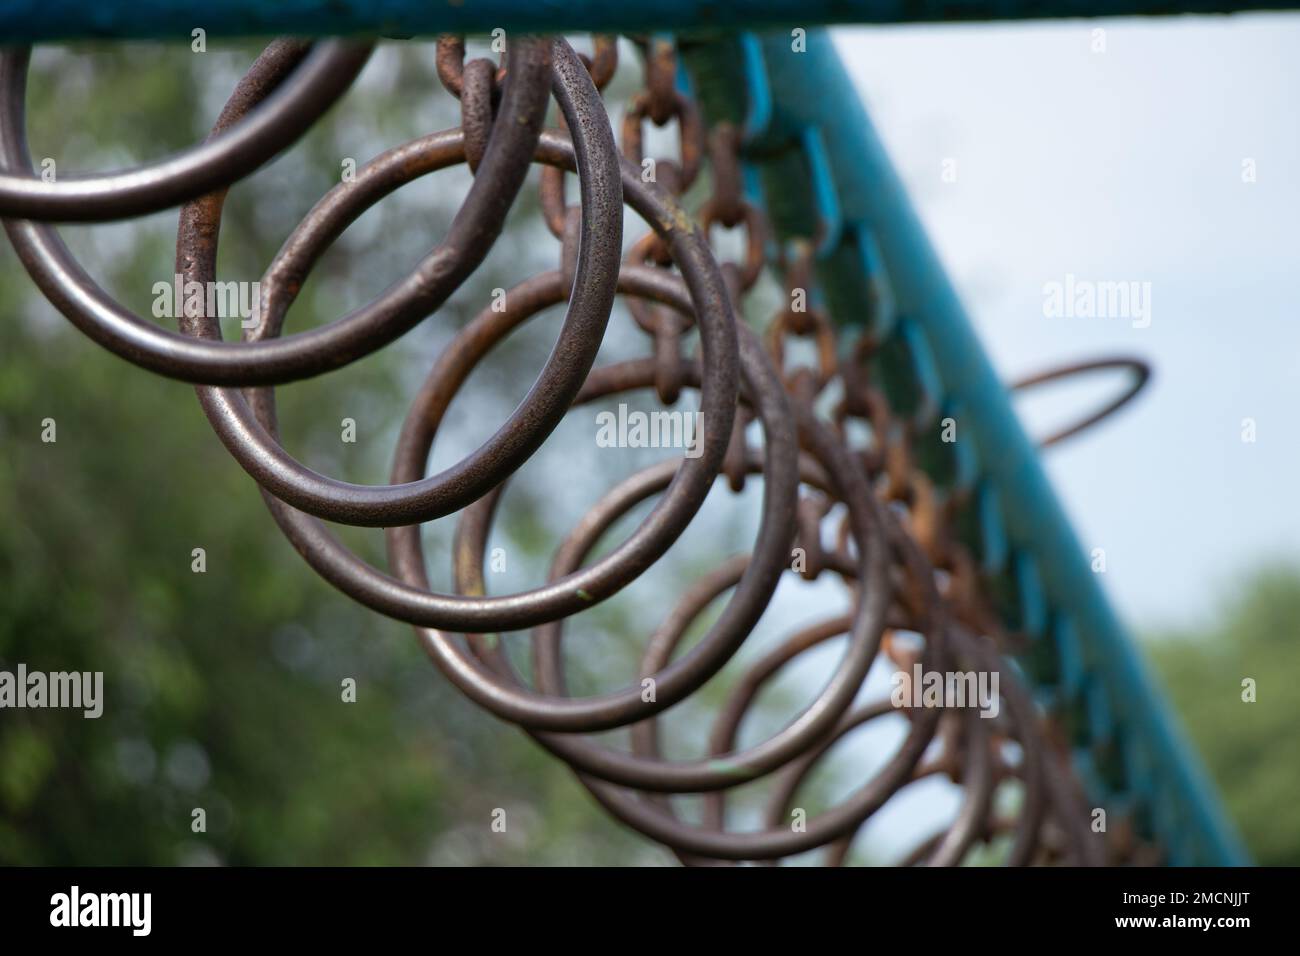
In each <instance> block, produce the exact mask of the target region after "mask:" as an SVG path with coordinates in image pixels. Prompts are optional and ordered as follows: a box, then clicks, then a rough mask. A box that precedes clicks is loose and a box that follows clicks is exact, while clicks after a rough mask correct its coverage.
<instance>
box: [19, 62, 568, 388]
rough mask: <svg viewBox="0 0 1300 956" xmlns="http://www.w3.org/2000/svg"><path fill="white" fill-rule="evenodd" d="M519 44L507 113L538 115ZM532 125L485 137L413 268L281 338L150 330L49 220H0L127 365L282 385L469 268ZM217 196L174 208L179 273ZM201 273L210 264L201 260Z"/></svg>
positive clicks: (437, 299) (494, 230) (218, 380)
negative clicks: (439, 230) (458, 199)
mask: <svg viewBox="0 0 1300 956" xmlns="http://www.w3.org/2000/svg"><path fill="white" fill-rule="evenodd" d="M519 47H520V51H522V52H518V53H517V57H519V58H520V59H521V62H520V64H519V67H520V69H519V73H520V82H519V83H518V84H516V85H515V87H514V88H513V89H514V92H512V94H511V97H510V100H511V103H512V104H513V105H512V108H511V114H510V115H515V114H516V111H517V113H518V115H520V116H532V115H533V114H534V113H535V112H536V113H538V114H540V111H541V109H542V105H543V103H544V101H545V96H546V93H545V90H544V89H540V90H539V89H538V87H536V86H530V85H528V84H527V82H526V81H527V80H528V79H529V78H530V77H536V78H537V79H538V80H539V81H540V79H541V78H542V77H544V76H545V75H546V72H547V69H548V64H547V58H546V51H545V50H544V49H538V48H537V47H536V46H534V47H532V48H531V51H530V47H528V46H525V45H522V44H520V45H519ZM271 88H272V86H271V78H270V77H268V75H267V74H266V73H265V72H264V71H250V73H249V74H247V75H246V76H245V77H244V79H243V80H241V81H240V85H239V87H238V88H237V89H236V92H235V94H234V95H233V96H232V102H234V103H237V104H241V105H242V107H243V108H251V107H252V106H253V105H254V104H253V103H252V102H250V101H249V98H250V97H254V96H257V95H259V94H260V95H262V96H265V95H268V94H269V93H270V91H271ZM237 115H238V114H237V113H235V114H233V115H232V113H229V112H228V113H225V114H223V117H222V120H220V121H219V122H218V126H219V127H224V125H225V124H227V123H234V122H235V121H236V117H237ZM540 123H541V120H540V116H539V117H538V119H537V120H536V123H535V124H529V125H524V124H511V127H510V133H511V135H510V136H504V135H503V136H502V137H500V138H499V140H497V141H495V142H494V143H493V144H492V147H491V148H490V149H489V153H488V156H487V157H486V158H485V161H484V162H485V166H487V167H489V168H491V169H493V170H495V171H496V174H495V175H488V174H486V173H485V174H484V175H483V176H480V177H478V179H477V180H476V181H475V183H474V184H473V185H472V186H471V187H470V192H469V195H468V196H467V197H466V199H465V203H464V205H463V206H462V213H461V216H460V217H458V218H457V220H456V221H454V222H453V224H452V227H451V230H450V231H449V234H448V237H447V240H448V241H444V242H443V243H442V244H441V245H440V246H439V247H438V248H437V249H435V250H434V251H433V252H432V253H430V254H429V255H428V256H426V258H425V259H424V260H423V262H422V263H421V264H420V266H419V267H418V269H417V272H416V273H415V274H413V275H412V276H410V277H408V278H407V279H406V280H404V281H403V282H401V283H398V284H397V285H395V286H392V287H390V288H389V289H388V290H387V291H386V292H385V293H383V294H382V295H381V296H380V297H379V298H378V299H376V300H374V301H373V302H371V303H369V304H368V305H365V306H362V307H361V308H360V309H356V310H353V311H352V312H350V313H349V314H348V315H346V316H344V317H343V318H341V319H339V320H337V321H335V322H333V323H331V324H330V325H328V326H325V327H323V328H318V329H311V330H309V331H306V332H300V333H298V334H296V335H292V336H288V337H286V338H283V339H275V340H271V341H259V342H241V343H234V342H223V341H220V330H219V328H216V329H213V330H212V331H214V332H215V334H205V335H204V336H203V337H195V336H193V335H188V334H184V333H183V332H182V333H177V332H171V331H168V330H166V329H163V328H160V327H159V326H157V325H155V324H154V323H153V322H151V321H147V320H145V319H142V318H140V317H138V316H136V315H135V314H133V313H132V312H130V311H129V310H127V309H125V308H123V307H122V306H121V305H120V304H119V303H118V302H117V301H115V300H114V299H113V298H112V297H111V296H109V295H108V293H106V292H105V291H104V290H103V289H101V288H100V287H99V286H98V285H97V284H96V283H95V281H94V280H93V279H91V278H90V276H89V275H87V274H86V272H85V270H83V269H82V268H81V266H80V265H79V264H78V263H77V261H76V260H75V259H74V258H73V257H72V254H71V253H70V252H69V251H68V249H67V247H66V246H65V245H64V244H63V241H62V240H61V239H60V238H59V236H58V233H57V232H56V231H55V230H54V229H53V228H52V227H49V226H43V225H36V224H34V223H27V222H6V228H7V229H8V231H9V237H10V239H11V241H12V242H13V244H14V248H15V250H16V251H17V252H18V254H19V257H20V258H22V260H23V263H24V265H25V266H26V267H27V270H28V272H29V273H31V274H32V276H33V278H35V280H36V282H37V284H38V285H39V286H40V287H41V289H42V291H43V292H44V293H45V295H46V297H47V298H49V299H50V301H51V302H52V303H53V304H54V305H55V306H56V307H57V308H58V309H59V310H60V311H61V312H63V314H64V315H65V316H67V317H68V318H69V319H70V320H71V321H72V322H73V324H74V325H76V326H77V327H78V328H80V329H81V330H82V331H83V332H85V333H86V334H87V335H89V336H90V337H91V338H92V339H94V340H95V341H97V342H99V343H100V344H101V345H103V346H105V347H106V348H108V349H109V350H110V351H112V352H115V353H116V354H118V355H119V356H121V357H123V358H125V359H127V360H128V361H130V362H132V363H133V364H136V365H139V366H141V367H143V368H146V369H149V370H150V371H154V372H157V373H159V374H161V375H165V376H168V377H170V378H178V379H181V380H183V381H187V382H191V383H196V384H205V385H229V386H252V385H268V384H283V383H285V382H290V381H294V380H296V379H302V378H308V377H311V376H312V375H317V374H320V373H321V372H324V371H327V370H331V369H335V368H339V367H340V366H343V365H346V364H348V363H349V362H352V361H355V360H356V359H358V358H361V357H362V356H365V355H368V354H370V353H371V352H373V351H375V350H376V349H378V348H381V347H382V346H384V345H386V344H388V343H389V342H391V341H393V339H395V338H397V337H398V336H399V335H401V334H402V333H404V332H406V331H407V330H408V329H410V328H411V327H412V326H414V325H415V324H416V323H418V322H419V321H420V320H421V319H423V318H424V317H425V316H426V315H427V314H428V312H429V311H432V309H434V308H436V307H437V306H438V305H440V304H441V301H442V299H443V298H445V297H446V295H449V294H450V292H451V290H452V288H454V287H455V285H458V284H459V281H460V280H461V279H462V278H463V277H464V276H465V275H468V274H469V273H470V272H471V271H472V270H473V268H474V266H475V265H476V264H477V260H476V259H475V258H473V257H474V256H477V257H478V258H479V259H481V258H482V256H484V255H486V253H487V250H488V248H490V246H491V244H492V241H493V240H494V239H495V237H496V235H497V234H498V233H499V231H500V229H501V226H502V224H503V223H504V221H505V216H506V213H507V211H508V210H509V207H510V201H511V199H512V198H513V196H514V194H515V193H516V192H517V191H518V188H519V185H520V184H522V182H523V178H524V176H525V175H526V172H527V168H528V159H529V158H530V157H531V155H532V152H533V148H534V143H535V139H534V136H535V134H536V132H538V131H539V130H540ZM516 126H517V127H518V128H517V129H516V128H515V127H516ZM222 196H223V193H221V192H218V193H214V194H211V195H209V196H208V197H205V198H204V199H202V200H198V201H196V203H193V204H190V208H189V209H187V210H182V231H186V232H188V233H189V234H188V235H183V236H180V237H178V240H179V241H178V245H181V246H183V247H184V248H185V249H188V250H189V258H188V259H186V258H184V257H181V258H179V261H178V265H179V266H180V271H182V272H186V273H193V271H194V270H195V266H196V264H197V262H198V261H199V260H200V259H206V258H208V257H209V255H210V253H211V251H212V250H211V248H209V247H214V246H215V240H216V236H215V228H216V225H217V223H218V222H219V210H220V201H221V198H222ZM197 208H203V210H204V212H205V213H206V216H205V217H198V218H197V221H196V217H195V214H194V209H197ZM187 213H188V215H187ZM214 216H216V218H214ZM187 226H188V228H187ZM452 240H454V243H453V242H452ZM207 271H208V272H213V271H214V269H213V268H212V266H211V265H210V264H209V265H208V266H207ZM448 286H450V288H449V287H448Z"/></svg>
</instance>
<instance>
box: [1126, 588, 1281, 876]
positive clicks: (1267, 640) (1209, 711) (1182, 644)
mask: <svg viewBox="0 0 1300 956" xmlns="http://www.w3.org/2000/svg"><path fill="white" fill-rule="evenodd" d="M1297 621H1300V568H1297V567H1293V566H1280V567H1272V568H1264V569H1261V570H1260V571H1258V572H1257V573H1255V574H1253V575H1251V576H1249V577H1246V578H1244V579H1243V581H1242V585H1241V587H1240V590H1239V591H1238V592H1237V593H1235V594H1234V595H1233V597H1232V598H1231V599H1230V600H1229V601H1228V602H1227V604H1226V606H1225V608H1224V610H1223V612H1222V613H1221V615H1220V616H1219V617H1218V619H1217V620H1216V621H1214V622H1213V623H1211V624H1210V625H1209V626H1208V627H1206V628H1205V629H1204V630H1198V631H1196V632H1194V633H1177V634H1168V635H1164V636H1163V637H1162V639H1161V640H1158V641H1154V642H1152V643H1151V644H1150V645H1149V650H1150V651H1151V653H1152V656H1153V657H1154V660H1155V663H1156V666H1157V668H1158V671H1159V673H1160V675H1161V676H1162V677H1163V679H1164V682H1165V684H1166V686H1167V687H1168V690H1169V693H1170V696H1171V697H1172V699H1173V703H1174V705H1175V706H1176V708H1177V710H1178V711H1179V715H1180V716H1181V717H1182V720H1183V723H1184V724H1185V726H1186V728H1187V730H1188V732H1189V733H1190V735H1191V738H1192V740H1193V742H1194V743H1195V744H1196V746H1197V747H1198V749H1199V750H1200V752H1201V754H1202V756H1203V757H1204V760H1205V762H1206V764H1207V765H1208V768H1209V771H1210V775H1211V776H1212V778H1213V779H1214V782H1215V783H1216V784H1217V785H1218V787H1219V790H1220V792H1221V793H1222V795H1223V799H1224V802H1225V803H1226V805H1227V808H1228V811H1229V812H1230V814H1231V815H1232V817H1233V819H1234V821H1235V822H1236V824H1237V827H1238V828H1239V830H1240V832H1241V835H1242V838H1243V839H1244V840H1245V842H1246V845H1247V847H1248V848H1249V850H1250V853H1251V855H1252V857H1253V859H1254V860H1255V862H1257V863H1261V864H1266V865H1288V866H1295V865H1297V864H1298V863H1300V813H1297V812H1296V792H1297V790H1300V737H1298V736H1297V735H1296V725H1297V723H1300V695H1297V693H1296V688H1297V687H1300V644H1297V640H1296V638H1297V624H1296V622H1297ZM1247 678H1250V679H1251V680H1253V681H1254V682H1255V692H1256V699H1255V701H1254V702H1253V703H1248V702H1246V701H1244V700H1243V699H1242V695H1243V693H1244V690H1243V686H1242V682H1243V681H1244V680H1245V679H1247Z"/></svg>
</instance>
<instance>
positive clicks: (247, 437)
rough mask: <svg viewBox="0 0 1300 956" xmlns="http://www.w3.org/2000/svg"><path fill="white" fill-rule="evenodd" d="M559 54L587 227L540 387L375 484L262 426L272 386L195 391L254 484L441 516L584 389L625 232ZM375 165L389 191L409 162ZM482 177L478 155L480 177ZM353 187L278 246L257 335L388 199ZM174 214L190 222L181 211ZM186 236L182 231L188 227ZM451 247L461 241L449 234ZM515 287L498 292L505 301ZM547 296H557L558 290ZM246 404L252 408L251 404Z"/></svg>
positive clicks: (585, 103)
mask: <svg viewBox="0 0 1300 956" xmlns="http://www.w3.org/2000/svg"><path fill="white" fill-rule="evenodd" d="M561 42H562V41H561ZM522 44H523V41H517V42H516V43H515V44H512V46H511V49H512V50H517V49H519V48H520V47H521V45H522ZM556 52H557V58H556V62H555V86H556V93H557V96H558V97H559V98H560V102H561V104H562V106H563V108H564V109H565V111H566V112H571V113H573V114H574V115H575V125H577V122H581V127H580V128H579V129H578V130H577V131H576V132H575V136H574V148H575V151H576V153H577V157H578V160H579V165H580V167H581V176H580V181H581V183H582V185H583V190H584V200H585V202H584V204H583V212H584V228H583V230H582V245H581V249H580V251H579V255H578V268H577V278H576V281H575V283H574V285H573V288H572V292H571V295H570V302H569V309H568V313H567V315H566V318H565V323H564V328H563V329H562V331H561V333H560V338H559V341H558V342H557V344H556V347H555V349H554V351H553V352H552V353H551V356H550V357H549V358H548V359H547V362H546V365H545V366H544V368H543V369H542V371H541V373H540V374H539V375H538V378H537V381H536V383H535V384H534V385H533V387H532V389H531V390H530V391H529V393H528V395H527V397H526V398H525V399H524V400H523V402H522V403H520V405H519V407H518V408H517V409H515V411H514V412H513V413H512V414H511V415H510V417H509V418H508V419H507V420H506V422H505V423H504V424H503V425H502V426H501V427H500V428H499V429H498V430H497V431H496V433H495V434H494V435H493V436H492V437H491V438H489V439H488V440H487V441H486V442H485V443H484V444H483V446H482V447H481V448H479V449H478V450H477V451H475V452H474V453H473V454H471V455H469V456H468V457H467V458H465V459H464V460H462V461H461V462H459V463H457V464H456V465H454V466H452V467H450V468H448V469H447V470H445V471H444V472H442V473H440V474H438V475H434V476H432V477H429V478H424V479H422V480H419V481H411V482H407V483H404V484H391V485H377V486H372V485H357V484H352V483H349V482H344V481H339V480H337V479H334V478H329V477H326V476H323V475H320V474H318V473H317V472H315V471H312V470H311V469H309V468H307V467H306V466H304V465H302V464H301V463H299V462H298V461H297V460H296V459H294V458H293V457H292V456H291V455H290V454H289V453H288V452H286V451H285V450H284V448H283V447H282V446H281V445H280V444H279V442H278V441H277V439H276V437H275V436H274V435H273V434H272V433H271V432H270V431H269V430H268V429H267V427H264V426H263V425H262V424H261V422H267V423H273V422H274V421H275V402H274V395H273V394H272V393H271V392H270V390H266V389H258V390H252V391H251V392H250V394H249V397H248V399H247V400H246V399H245V397H244V396H243V395H241V394H240V393H239V392H238V391H236V390H234V389H211V388H200V389H199V390H198V394H199V400H200V403H201V404H202V406H203V408H204V411H205V412H206V413H207V415H208V420H209V422H211V424H212V426H213V428H214V429H215V430H216V432H217V434H218V435H219V436H220V438H221V440H222V442H223V443H224V444H225V445H226V447H227V448H228V449H229V450H230V452H231V454H232V455H233V456H234V457H235V459H236V460H237V461H239V463H240V464H241V465H242V466H243V467H244V469H245V470H246V471H247V472H248V473H249V474H250V475H251V476H252V477H253V478H254V479H255V480H256V481H257V482H258V484H259V485H261V486H262V487H263V488H265V489H266V490H267V491H269V492H271V493H272V494H274V495H275V496H276V497H278V498H280V499H281V500H282V501H284V502H286V503H287V504H290V505H292V506H293V507H295V508H297V509H298V510H300V511H305V512H307V513H308V514H312V515H315V516H316V517H320V518H324V519H326V520H330V521H339V522H343V523H345V524H353V525H366V526H373V527H388V526H392V525H400V524H411V523H414V522H418V521H425V520H429V519H432V518H438V517H442V516H443V515H446V514H450V513H451V512H454V511H458V510H460V509H461V508H463V507H465V506H466V505H468V504H469V503H470V502H472V501H474V500H475V499H477V498H480V497H482V495H484V494H486V493H487V492H488V491H489V490H490V489H491V488H492V487H494V486H495V485H497V484H499V483H500V482H501V481H502V480H504V479H505V478H506V477H507V476H508V475H510V474H511V473H513V472H514V471H515V470H516V469H517V468H518V467H519V466H520V465H522V464H523V463H524V461H526V460H527V459H528V458H529V456H531V455H532V454H533V452H535V451H536V450H537V448H538V447H540V446H541V444H542V442H543V441H545V439H546V437H547V436H548V435H549V434H550V433H551V431H552V430H553V429H554V428H555V426H556V425H557V424H558V423H559V422H560V420H561V419H562V418H563V417H564V414H565V412H566V411H567V410H568V407H569V405H570V403H571V402H572V399H573V397H574V396H575V395H577V393H578V390H579V389H580V388H581V387H582V382H583V380H584V378H585V377H586V374H587V370H588V369H590V368H591V365H592V363H593V362H594V361H595V358H596V353H597V351H598V350H599V348H600V343H601V340H602V338H603V336H604V332H605V326H606V323H607V322H608V320H609V314H610V308H611V306H612V304H613V299H614V281H615V276H616V274H617V269H618V248H619V243H620V241H621V236H622V208H623V202H622V192H621V187H620V183H619V178H618V175H619V174H618V167H617V162H618V161H617V156H616V153H615V151H614V142H613V135H612V133H611V132H610V131H609V127H608V124H604V130H603V131H602V130H601V128H600V127H601V124H600V123H599V122H588V121H587V119H586V118H587V117H592V118H599V117H603V115H604V114H603V113H601V112H598V111H592V110H591V109H590V108H589V106H590V103H589V100H590V99H591V98H592V97H595V96H596V93H595V87H594V86H592V84H591V80H590V78H589V77H588V75H587V72H586V70H585V69H584V68H583V67H582V65H581V64H580V63H579V62H578V61H577V60H576V58H575V57H571V56H565V57H560V56H559V55H558V53H559V47H558V46H557V49H556ZM521 75H523V74H522V73H521V72H520V71H512V72H511V73H510V75H509V77H508V78H507V80H506V88H507V94H506V95H507V98H508V97H509V90H510V87H511V84H512V83H513V82H514V78H515V77H518V76H521ZM508 102H509V101H508V99H507V104H508ZM507 104H503V112H502V115H503V116H512V115H513V113H509V112H506V111H505V110H506V105H507ZM588 127H593V128H590V129H589V128H588ZM463 141H464V140H463V137H462V138H461V142H462V143H463ZM375 169H376V172H375V174H374V175H375V176H376V177H377V178H378V179H379V180H380V181H381V182H382V184H383V185H384V186H385V187H387V188H388V189H392V188H396V186H397V185H398V184H399V183H400V181H401V180H402V178H403V177H409V176H413V175H414V172H415V169H416V167H413V166H412V164H410V163H409V161H408V159H407V156H406V155H405V154H404V153H401V152H399V153H397V154H388V155H386V156H385V157H381V159H380V160H379V161H376V164H375ZM489 175H490V170H489V166H488V161H487V160H486V159H485V161H484V164H483V166H481V167H480V172H479V174H478V177H476V180H478V179H481V178H482V177H485V176H489ZM367 178H369V177H367ZM360 179H361V177H359V179H358V182H360ZM489 182H490V181H489ZM356 186H357V183H349V184H347V185H346V186H345V187H343V188H341V189H340V188H338V187H336V189H335V191H334V192H333V193H332V194H331V195H330V196H329V197H327V199H326V200H324V201H322V203H321V204H320V206H324V207H325V210H324V212H325V215H326V216H327V217H328V218H327V219H326V220H324V221H326V222H327V223H332V224H333V226H334V228H327V229H319V222H320V221H321V220H317V219H315V218H313V217H309V218H308V220H306V221H305V224H304V226H302V227H300V229H299V230H298V231H296V232H295V234H294V236H292V237H290V241H289V242H288V243H286V246H285V250H287V255H286V254H285V251H284V250H282V254H281V256H277V259H276V262H274V263H272V266H271V268H270V269H269V270H268V272H267V276H266V278H265V280H264V281H265V282H266V283H267V286H268V288H269V289H270V292H269V293H268V298H269V299H270V301H271V302H273V303H274V306H273V309H272V310H271V311H270V313H269V314H268V315H265V316H264V317H263V324H262V326H261V328H259V329H258V330H257V332H258V335H259V336H266V335H269V336H274V335H276V334H278V332H279V328H280V326H281V325H282V323H283V318H284V314H285V310H286V309H287V308H288V306H289V304H290V302H291V301H292V296H293V295H294V294H295V291H296V289H297V288H299V287H300V284H301V279H302V277H303V276H304V275H305V274H306V272H307V270H308V269H309V268H310V264H311V263H312V262H314V261H315V260H316V259H317V258H318V257H319V255H320V254H321V253H322V252H323V249H324V247H325V245H326V244H327V242H328V241H330V240H332V238H333V237H334V236H335V235H337V227H338V225H339V223H341V222H343V221H351V220H352V219H354V218H355V217H356V216H358V215H360V213H361V211H362V210H363V209H364V208H366V205H368V204H369V203H371V202H373V201H375V200H377V199H378V197H379V196H381V195H383V194H384V192H381V191H380V190H379V189H378V188H375V189H371V190H369V191H364V192H363V191H360V190H356V191H354V187H356ZM354 197H355V198H354ZM318 208H320V207H319V206H318ZM216 215H219V210H216V212H215V214H214V213H209V214H207V218H208V222H209V225H208V226H207V231H210V232H211V233H212V234H213V235H214V237H215V232H216V228H217V226H218V222H219V220H218V219H217V218H216ZM182 221H183V222H185V221H186V220H185V218H184V217H183V220H182ZM182 235H183V236H184V235H185V230H184V229H182ZM448 247H449V248H451V249H456V248H457V246H456V245H455V244H454V242H453V241H452V240H450V239H449V241H448ZM178 258H181V259H182V260H184V261H189V262H194V263H195V264H196V266H199V267H201V268H203V269H204V270H206V269H209V268H210V266H211V262H212V261H214V259H215V248H213V249H212V250H211V252H210V253H209V254H208V255H207V256H206V257H205V258H204V259H198V258H197V257H195V256H193V255H192V254H191V253H190V251H189V250H188V249H185V250H182V253H181V255H180V256H179V257H178ZM209 276H210V273H206V272H205V274H200V275H198V276H196V278H198V279H199V281H203V280H204V279H205V278H208V277H209ZM286 276H287V277H291V278H290V280H289V282H288V285H287V287H286V286H285V285H284V284H283V281H282V280H283V279H284V277H286ZM514 291H516V290H512V293H513V292H514ZM519 291H522V290H519ZM512 293H507V295H506V303H507V306H509V301H510V295H511V294H512ZM524 294H525V295H528V294H529V293H527V292H525V293H524ZM551 301H557V300H556V299H555V296H554V295H552V297H551ZM546 304H551V302H547V303H546ZM203 332H204V334H208V335H216V334H219V328H218V327H217V324H216V322H215V320H212V319H209V320H208V322H207V327H206V328H205V329H204V330H203ZM250 403H256V404H257V405H258V406H260V407H259V408H257V410H256V411H255V410H254V408H253V407H251V405H250Z"/></svg>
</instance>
